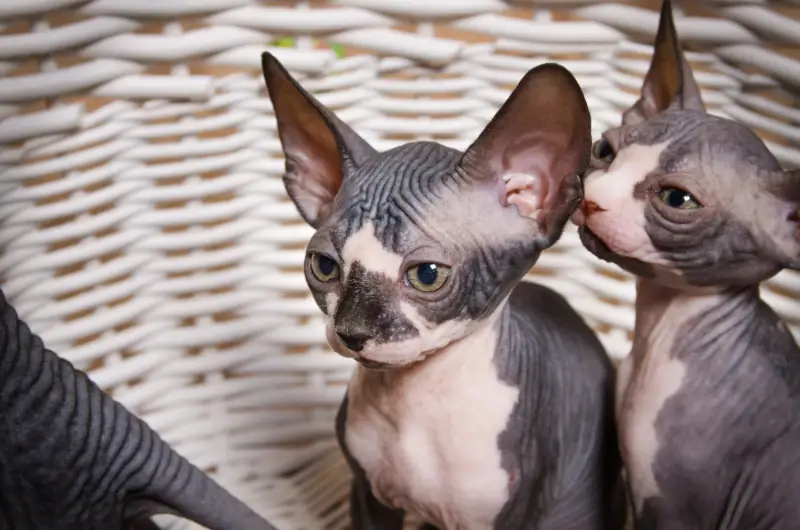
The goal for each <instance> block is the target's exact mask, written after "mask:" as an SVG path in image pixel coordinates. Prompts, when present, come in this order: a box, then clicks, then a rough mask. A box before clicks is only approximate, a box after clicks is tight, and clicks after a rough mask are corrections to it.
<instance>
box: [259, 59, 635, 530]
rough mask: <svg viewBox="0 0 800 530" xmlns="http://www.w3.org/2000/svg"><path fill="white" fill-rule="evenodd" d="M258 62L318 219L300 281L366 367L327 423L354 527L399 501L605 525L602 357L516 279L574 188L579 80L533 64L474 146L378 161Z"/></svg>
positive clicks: (561, 305) (569, 319) (607, 418)
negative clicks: (348, 482)
mask: <svg viewBox="0 0 800 530" xmlns="http://www.w3.org/2000/svg"><path fill="white" fill-rule="evenodd" d="M263 68H264V76H265V79H266V83H267V87H268V90H269V95H270V97H271V99H272V102H273V105H274V108H275V114H276V117H277V123H278V132H279V136H280V140H281V143H282V146H283V150H284V154H285V156H286V175H285V177H284V182H285V184H286V187H287V190H288V193H289V195H290V196H291V198H292V200H293V201H294V203H295V205H296V206H297V208H298V210H299V212H300V214H301V215H302V217H303V218H304V219H305V220H306V221H307V222H308V223H309V224H310V225H311V226H313V227H314V228H315V229H316V233H315V234H314V236H313V237H312V238H311V241H310V243H309V245H308V253H307V259H306V264H305V273H306V278H307V281H308V285H309V287H310V289H311V292H312V293H313V296H314V298H315V300H316V302H317V304H318V305H319V307H320V308H321V309H322V311H323V312H324V313H325V314H326V315H327V316H328V317H329V318H328V325H327V337H328V341H329V342H330V344H331V346H332V347H333V349H334V350H336V351H337V352H338V353H340V354H341V355H344V356H346V357H352V358H354V359H356V360H357V361H358V362H359V365H357V367H356V371H355V374H354V376H353V378H352V380H351V382H350V385H349V388H348V391H347V395H346V397H345V399H344V402H343V403H342V406H341V408H340V412H339V415H338V418H337V435H338V438H339V441H340V445H341V448H342V451H343V453H344V455H345V457H346V458H347V461H348V463H349V465H350V466H351V469H352V471H353V474H354V477H355V478H354V481H353V486H352V492H351V514H352V519H353V524H354V526H355V528H356V529H374V530H395V529H400V528H402V526H403V520H404V514H405V513H408V512H410V513H414V514H417V515H419V516H421V517H422V518H423V520H424V521H426V522H427V524H429V525H433V527H438V528H442V529H447V530H482V529H490V528H497V529H531V530H533V529H541V530H544V529H553V530H570V529H571V530H578V529H585V530H589V529H604V528H609V526H608V525H607V520H608V519H609V513H608V512H609V511H610V509H611V506H612V495H613V494H612V492H613V491H615V490H614V488H615V486H616V485H617V480H618V479H619V477H620V473H619V465H620V464H619V457H618V454H617V452H616V451H617V447H616V439H615V429H614V424H613V418H612V411H613V369H612V365H611V364H610V362H609V360H608V358H607V357H606V354H605V352H604V349H603V347H602V346H601V345H600V343H599V341H598V340H597V338H596V337H595V336H594V334H593V333H592V331H591V330H590V329H589V328H588V327H587V326H586V324H585V323H584V322H583V321H582V319H581V318H580V317H579V316H578V315H577V314H576V313H575V312H574V311H573V309H571V308H570V306H569V305H568V304H567V302H566V301H565V300H564V299H563V298H562V297H561V296H559V295H558V294H556V293H554V292H553V291H551V290H549V289H546V288H544V287H541V286H536V285H533V284H530V283H522V284H520V283H519V282H520V280H521V279H522V278H523V276H524V274H525V273H526V272H527V271H528V270H529V268H530V267H531V266H532V265H533V263H534V262H535V261H536V260H537V258H538V256H539V253H540V252H541V250H542V249H544V248H546V247H548V246H550V245H552V244H553V243H554V242H555V241H556V240H557V239H558V237H559V236H560V234H561V231H562V230H563V227H564V224H565V223H566V222H567V220H568V219H569V216H570V214H571V213H572V212H573V211H574V209H575V208H576V207H577V205H578V203H579V200H580V197H581V184H580V179H579V174H582V172H583V171H584V170H585V167H586V164H587V163H588V156H589V148H590V144H591V137H590V119H589V112H588V109H587V106H586V102H585V100H584V97H583V94H582V92H581V90H580V88H579V86H578V84H577V83H576V81H575V79H574V78H573V77H572V75H571V74H570V73H569V72H568V71H567V70H566V69H564V68H563V67H560V66H557V65H553V64H549V65H544V66H540V67H537V68H535V69H533V70H532V71H530V72H529V73H528V74H527V75H526V76H525V77H524V78H523V79H522V81H521V82H520V83H519V85H518V87H517V88H516V89H515V90H514V92H513V93H512V95H511V97H510V99H509V100H508V101H507V102H506V104H505V105H504V106H503V107H502V109H500V111H499V112H498V114H497V115H496V116H495V118H494V119H493V120H492V121H491V123H490V124H489V125H488V126H487V127H486V129H485V130H484V131H483V133H482V134H481V135H480V137H479V138H478V139H477V140H476V141H475V142H474V143H473V144H472V146H471V147H470V148H469V149H468V150H467V151H466V153H461V152H459V151H456V150H454V149H450V148H448V147H445V146H443V145H441V144H438V143H435V142H413V143H407V144H404V145H401V146H399V147H397V148H394V149H391V150H389V151H386V152H381V153H379V152H377V151H375V150H374V149H373V148H372V147H370V146H369V145H368V144H367V143H366V142H365V141H364V140H363V139H362V138H360V137H359V136H358V135H357V134H356V133H355V132H354V131H353V130H352V129H351V128H350V127H348V126H347V125H346V124H344V123H342V122H341V121H340V120H339V119H338V118H337V117H336V116H335V115H334V114H333V113H332V112H330V111H329V110H327V109H326V108H325V107H323V106H322V105H321V104H320V103H319V102H318V101H316V100H315V99H314V98H313V96H311V95H310V94H308V93H307V92H306V91H304V90H303V89H302V88H301V87H300V86H299V85H298V84H297V83H296V82H295V81H294V79H292V77H291V76H290V75H289V74H288V73H287V72H286V70H284V69H283V67H282V66H281V65H280V64H279V63H278V61H277V60H276V59H275V58H274V57H272V56H271V55H269V54H264V56H263ZM619 480H621V479H619ZM619 492H620V493H622V494H624V490H623V489H622V488H621V487H620V488H619ZM619 498H620V499H621V500H622V501H623V502H622V503H620V504H624V498H623V497H622V496H621V495H620V496H619Z"/></svg>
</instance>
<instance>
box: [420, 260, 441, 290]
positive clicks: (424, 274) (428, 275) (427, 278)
mask: <svg viewBox="0 0 800 530" xmlns="http://www.w3.org/2000/svg"><path fill="white" fill-rule="evenodd" d="M438 275H439V273H438V272H437V270H436V265H435V264H434V263H423V264H421V265H419V266H418V267H417V278H418V279H419V281H420V283H422V284H424V285H433V284H434V283H436V277H437V276H438Z"/></svg>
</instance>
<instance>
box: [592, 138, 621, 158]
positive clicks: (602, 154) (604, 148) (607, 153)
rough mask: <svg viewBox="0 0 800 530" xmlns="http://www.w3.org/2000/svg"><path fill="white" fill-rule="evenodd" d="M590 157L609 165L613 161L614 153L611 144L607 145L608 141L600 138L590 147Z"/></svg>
mask: <svg viewBox="0 0 800 530" xmlns="http://www.w3.org/2000/svg"><path fill="white" fill-rule="evenodd" d="M592 155H593V156H594V157H595V158H596V159H598V160H602V161H603V162H606V163H608V164H610V163H611V162H613V161H614V157H615V156H616V153H615V152H614V148H613V147H611V143H609V141H608V140H606V139H605V138H600V139H599V140H597V141H596V142H595V143H594V146H592Z"/></svg>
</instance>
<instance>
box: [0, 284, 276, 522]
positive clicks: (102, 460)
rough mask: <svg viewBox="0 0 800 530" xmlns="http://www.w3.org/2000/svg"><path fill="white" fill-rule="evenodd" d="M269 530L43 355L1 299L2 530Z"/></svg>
mask: <svg viewBox="0 0 800 530" xmlns="http://www.w3.org/2000/svg"><path fill="white" fill-rule="evenodd" d="M160 513H169V514H174V515H178V516H180V517H184V518H186V519H190V520H192V521H195V522H197V523H199V524H201V525H203V526H204V527H206V528H208V529H209V530H275V528H274V527H273V526H272V525H271V524H269V523H268V522H266V521H265V520H264V519H262V518H261V517H260V516H259V515H258V514H256V513H255V512H254V511H253V510H251V509H250V508H248V507H247V506H246V505H245V504H243V503H242V502H241V501H240V500H239V499H237V498H236V497H234V496H233V495H231V494H230V493H229V492H228V491H226V490H225V489H224V488H222V487H221V486H220V485H219V484H217V482H215V481H214V480H213V479H212V478H211V477H210V476H208V475H207V474H206V473H204V472H203V471H202V470H200V469H199V468H197V467H195V466H193V465H192V464H191V463H189V461H187V460H186V459H185V458H183V457H182V456H180V455H179V454H178V453H176V452H175V450H173V449H172V447H170V445H169V444H167V443H166V442H164V440H162V439H161V438H160V437H159V436H158V434H156V433H155V432H154V431H153V430H152V429H151V428H150V427H148V426H147V424H146V423H145V422H143V421H142V420H141V419H139V418H138V417H136V416H135V415H134V414H132V413H131V412H130V411H128V410H127V409H126V408H125V407H123V406H122V405H121V404H119V403H118V402H116V401H114V400H113V399H112V398H111V397H110V396H108V395H107V394H106V393H104V392H103V391H102V390H100V388H99V387H98V386H97V385H95V384H94V383H93V382H92V381H91V379H89V377H87V375H86V374H85V373H83V372H82V371H80V370H77V369H75V367H73V366H72V364H70V363H69V362H68V361H66V360H64V359H62V358H60V357H59V356H58V355H56V354H55V353H54V352H52V351H50V350H48V349H47V348H46V347H45V345H44V343H43V342H42V339H41V338H39V337H38V336H37V335H35V334H34V333H33V332H31V330H30V328H29V327H28V326H27V324H25V322H23V321H22V320H20V318H19V317H18V315H17V312H16V311H15V310H14V307H13V306H12V305H11V304H10V303H8V301H6V299H5V296H4V295H3V292H2V290H0V529H2V530H122V529H124V530H157V529H158V526H156V524H155V523H153V522H151V521H150V519H149V518H150V517H151V516H152V515H155V514H160Z"/></svg>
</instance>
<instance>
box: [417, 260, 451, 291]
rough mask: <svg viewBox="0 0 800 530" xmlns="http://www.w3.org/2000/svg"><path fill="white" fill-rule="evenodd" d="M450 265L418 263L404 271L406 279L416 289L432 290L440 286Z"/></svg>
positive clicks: (448, 271) (448, 272) (445, 278)
mask: <svg viewBox="0 0 800 530" xmlns="http://www.w3.org/2000/svg"><path fill="white" fill-rule="evenodd" d="M449 274H450V267H446V266H445V265H438V264H436V263H419V264H417V265H414V266H413V267H411V268H410V269H408V271H407V272H406V281H407V282H408V284H409V285H410V286H411V287H413V288H414V289H416V290H418V291H424V292H428V293H429V292H432V291H437V290H439V289H441V288H442V285H444V282H445V280H447V276H448V275H449Z"/></svg>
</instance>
